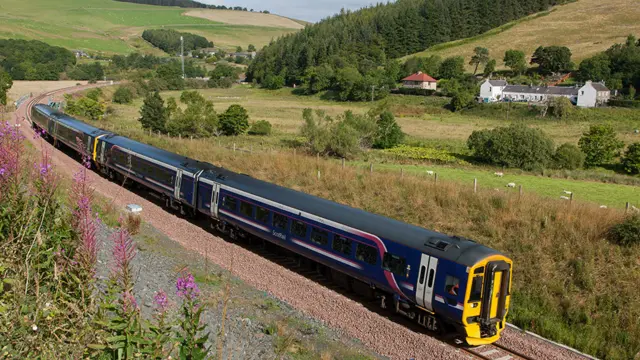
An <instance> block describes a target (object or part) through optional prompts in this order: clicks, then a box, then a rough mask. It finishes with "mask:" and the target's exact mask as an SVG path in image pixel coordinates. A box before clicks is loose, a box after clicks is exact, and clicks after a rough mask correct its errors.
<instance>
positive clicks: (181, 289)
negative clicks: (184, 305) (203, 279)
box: [176, 272, 200, 301]
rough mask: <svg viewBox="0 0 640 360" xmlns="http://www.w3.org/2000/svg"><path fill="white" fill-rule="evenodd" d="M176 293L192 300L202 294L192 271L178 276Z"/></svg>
mask: <svg viewBox="0 0 640 360" xmlns="http://www.w3.org/2000/svg"><path fill="white" fill-rule="evenodd" d="M176 293H177V294H178V296H180V297H181V298H184V299H186V300H190V301H193V300H196V299H197V298H198V296H199V295H200V289H199V288H198V284H196V282H195V279H194V278H193V275H192V274H191V273H190V272H186V273H185V274H184V276H182V277H179V278H178V281H177V282H176Z"/></svg>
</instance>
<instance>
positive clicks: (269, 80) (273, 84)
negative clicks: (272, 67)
mask: <svg viewBox="0 0 640 360" xmlns="http://www.w3.org/2000/svg"><path fill="white" fill-rule="evenodd" d="M283 86H284V77H282V76H279V75H267V77H266V78H265V79H264V80H263V81H262V87H263V88H265V89H269V90H278V89H282V87H283Z"/></svg>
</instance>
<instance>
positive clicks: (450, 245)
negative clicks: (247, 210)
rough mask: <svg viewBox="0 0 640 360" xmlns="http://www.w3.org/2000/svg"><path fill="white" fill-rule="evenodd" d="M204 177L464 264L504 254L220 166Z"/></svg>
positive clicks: (472, 263)
mask: <svg viewBox="0 0 640 360" xmlns="http://www.w3.org/2000/svg"><path fill="white" fill-rule="evenodd" d="M201 177H202V178H206V179H209V180H212V181H215V182H218V183H221V184H224V185H227V186H230V187H232V188H236V189H238V190H241V191H245V192H248V193H251V194H253V195H256V196H259V197H262V198H265V199H268V200H271V201H274V202H277V203H280V204H282V205H286V206H289V207H292V208H295V209H297V210H300V211H303V212H306V213H309V214H313V215H316V216H319V217H321V218H324V219H328V220H331V221H335V222H337V223H340V224H343V225H347V226H349V227H352V228H355V229H359V230H362V231H365V232H368V233H371V234H374V235H376V236H379V237H382V238H385V239H388V240H391V241H393V242H396V243H399V244H402V245H405V246H408V247H411V248H413V249H416V250H418V251H421V252H423V253H426V254H429V255H432V256H435V257H438V258H444V259H447V260H450V261H454V262H456V263H459V264H461V265H465V266H473V265H475V264H477V263H478V262H480V261H481V260H483V259H485V258H486V257H487V256H491V255H496V254H500V252H498V251H497V250H494V249H491V248H489V247H486V246H484V245H481V244H478V243H476V242H474V241H472V240H469V239H465V238H461V237H457V236H448V235H445V234H441V233H438V232H435V231H431V230H427V229H424V228H421V227H418V226H414V225H410V224H407V223H403V222H401V221H397V220H394V219H390V218H387V217H384V216H380V215H376V214H372V213H369V212H366V211H364V210H361V209H356V208H352V207H350V206H346V205H342V204H338V203H336V202H333V201H330V200H326V199H322V198H319V197H316V196H312V195H309V194H306V193H303V192H300V191H296V190H292V189H288V188H285V187H282V186H278V185H275V184H272V183H268V182H266V181H262V180H258V179H255V178H252V177H250V176H248V175H243V174H237V173H234V172H232V171H229V170H226V169H223V168H220V167H215V169H214V170H209V171H205V172H204V173H203V174H202V175H201Z"/></svg>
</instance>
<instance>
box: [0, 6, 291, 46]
mask: <svg viewBox="0 0 640 360" xmlns="http://www.w3.org/2000/svg"><path fill="white" fill-rule="evenodd" d="M184 12H185V10H184V9H180V8H174V7H164V6H150V5H139V4H132V3H123V2H116V1H103V0H61V1H55V2H52V1H46V0H33V1H18V0H4V1H2V2H1V3H0V37H3V38H15V39H26V40H30V39H35V40H40V41H45V42H47V43H49V44H51V45H58V46H63V47H66V48H69V49H84V50H89V51H101V52H105V53H129V52H134V51H143V52H154V50H153V48H152V47H151V45H149V44H148V43H146V42H145V41H142V39H141V35H142V31H143V30H144V29H146V28H150V27H173V28H176V29H177V30H181V31H193V32H197V33H199V34H201V35H204V36H206V37H207V38H208V39H209V40H210V41H213V42H214V44H216V45H219V46H222V47H226V48H228V49H229V50H231V49H235V47H236V46H242V47H247V46H248V45H249V44H250V43H253V44H254V45H255V46H257V47H261V46H263V45H266V44H267V43H268V42H269V41H270V40H271V39H272V38H277V37H278V36H280V35H283V34H286V33H289V32H291V31H295V29H294V27H295V26H294V25H291V24H289V27H279V26H277V27H274V26H270V24H272V23H273V20H272V19H273V17H274V16H275V15H269V16H267V14H263V15H264V17H265V21H260V14H251V13H247V14H246V15H247V16H252V17H256V16H258V18H257V19H255V21H252V24H253V25H247V24H240V25H233V24H227V23H225V21H224V16H223V15H220V16H219V17H218V18H219V19H220V21H211V20H208V19H204V18H199V17H193V16H185V15H184ZM233 15H234V19H235V18H238V17H241V16H240V15H237V14H233ZM275 17H277V16H275ZM252 19H253V18H252ZM234 21H235V20H234ZM283 21H287V22H291V21H290V20H288V19H283ZM235 22H237V21H235ZM264 24H266V25H264Z"/></svg>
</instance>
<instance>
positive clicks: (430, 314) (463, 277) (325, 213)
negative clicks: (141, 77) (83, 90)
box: [31, 104, 513, 346]
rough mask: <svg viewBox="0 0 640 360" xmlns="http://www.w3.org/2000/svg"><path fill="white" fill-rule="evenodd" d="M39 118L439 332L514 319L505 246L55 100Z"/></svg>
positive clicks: (173, 204)
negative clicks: (275, 178)
mask: <svg viewBox="0 0 640 360" xmlns="http://www.w3.org/2000/svg"><path fill="white" fill-rule="evenodd" d="M31 121H32V126H33V127H34V128H35V129H36V130H39V131H41V132H42V133H43V134H44V136H46V137H47V138H48V139H50V140H51V141H53V143H54V144H55V145H65V146H68V147H69V148H70V149H72V150H73V151H74V152H77V153H78V154H84V156H87V157H89V158H90V160H91V166H92V168H93V169H95V171H97V172H99V173H101V174H102V175H104V176H106V177H108V178H109V179H112V180H114V181H123V180H127V181H129V180H130V181H133V182H134V183H136V185H137V186H141V187H143V188H145V189H146V190H148V191H149V192H151V193H152V194H154V195H155V196H156V197H158V198H160V199H163V201H164V205H165V206H166V208H167V209H171V210H173V211H178V212H179V213H180V214H182V215H184V216H202V217H206V218H208V219H209V220H210V224H211V227H212V228H214V229H215V230H217V231H220V232H222V233H224V234H227V235H228V236H229V237H230V238H231V239H237V238H240V237H242V238H245V237H252V238H259V239H262V240H263V241H268V242H270V243H274V244H276V245H278V246H280V247H282V248H285V249H288V250H289V251H291V252H294V253H295V254H298V255H300V256H302V257H304V258H307V259H310V260H312V261H313V262H315V263H318V264H322V265H323V266H325V267H326V268H328V269H331V271H334V272H337V273H339V274H341V275H344V276H345V277H346V278H348V279H349V280H350V281H357V282H359V283H360V284H361V285H364V286H365V287H366V288H367V289H369V290H370V291H371V294H372V295H373V296H375V297H374V299H376V301H378V300H379V304H380V306H381V307H383V308H386V309H389V310H391V311H393V312H395V313H398V314H401V315H403V316H406V317H407V318H409V319H411V320H413V321H415V322H417V323H418V324H420V325H421V326H423V327H424V328H426V329H428V330H430V331H433V332H446V333H454V334H455V335H456V336H458V337H460V338H462V339H464V341H465V342H466V343H467V344H468V345H472V346H478V345H484V344H490V343H493V342H495V341H497V340H498V339H499V338H500V334H501V332H502V330H503V329H504V328H505V326H506V316H507V313H508V310H509V303H510V299H511V277H512V271H513V262H512V260H511V259H510V258H509V257H507V256H506V255H504V254H502V253H500V252H499V251H497V250H494V249H491V248H489V247H487V246H484V245H481V244H479V243H477V242H475V241H473V240H470V239H467V238H463V237H459V236H449V235H445V234H442V233H438V232H435V231H431V230H428V229H424V228H421V227H418V226H414V225H410V224H407V223H403V222H401V221H397V220H393V219H390V218H387V217H383V216H379V215H376V214H372V213H369V212H366V211H363V210H360V209H356V208H352V207H349V206H345V205H342V204H339V203H336V202H333V201H329V200H326V199H322V198H319V197H316V196H312V195H309V194H306V193H303V192H299V191H295V190H292V189H288V188H285V187H282V186H278V185H275V184H272V183H269V182H265V181H262V180H259V179H255V178H253V177H250V176H248V175H244V174H238V173H235V172H232V171H230V170H228V169H224V168H222V167H219V166H215V165H213V164H210V163H206V162H201V161H197V160H194V159H190V158H187V157H184V156H181V155H178V154H174V153H172V152H169V151H165V150H163V149H159V148H156V147H154V146H150V145H148V144H144V143H140V142H138V141H134V140H132V139H129V138H127V137H124V136H120V135H118V134H116V133H113V132H111V131H107V130H103V129H100V128H97V127H94V126H92V125H89V124H86V123H84V122H82V121H80V120H78V119H75V118H73V117H71V116H68V115H66V114H64V113H62V112H60V111H57V110H55V109H53V108H51V107H50V106H47V105H43V104H37V105H35V106H33V107H32V110H31Z"/></svg>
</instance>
